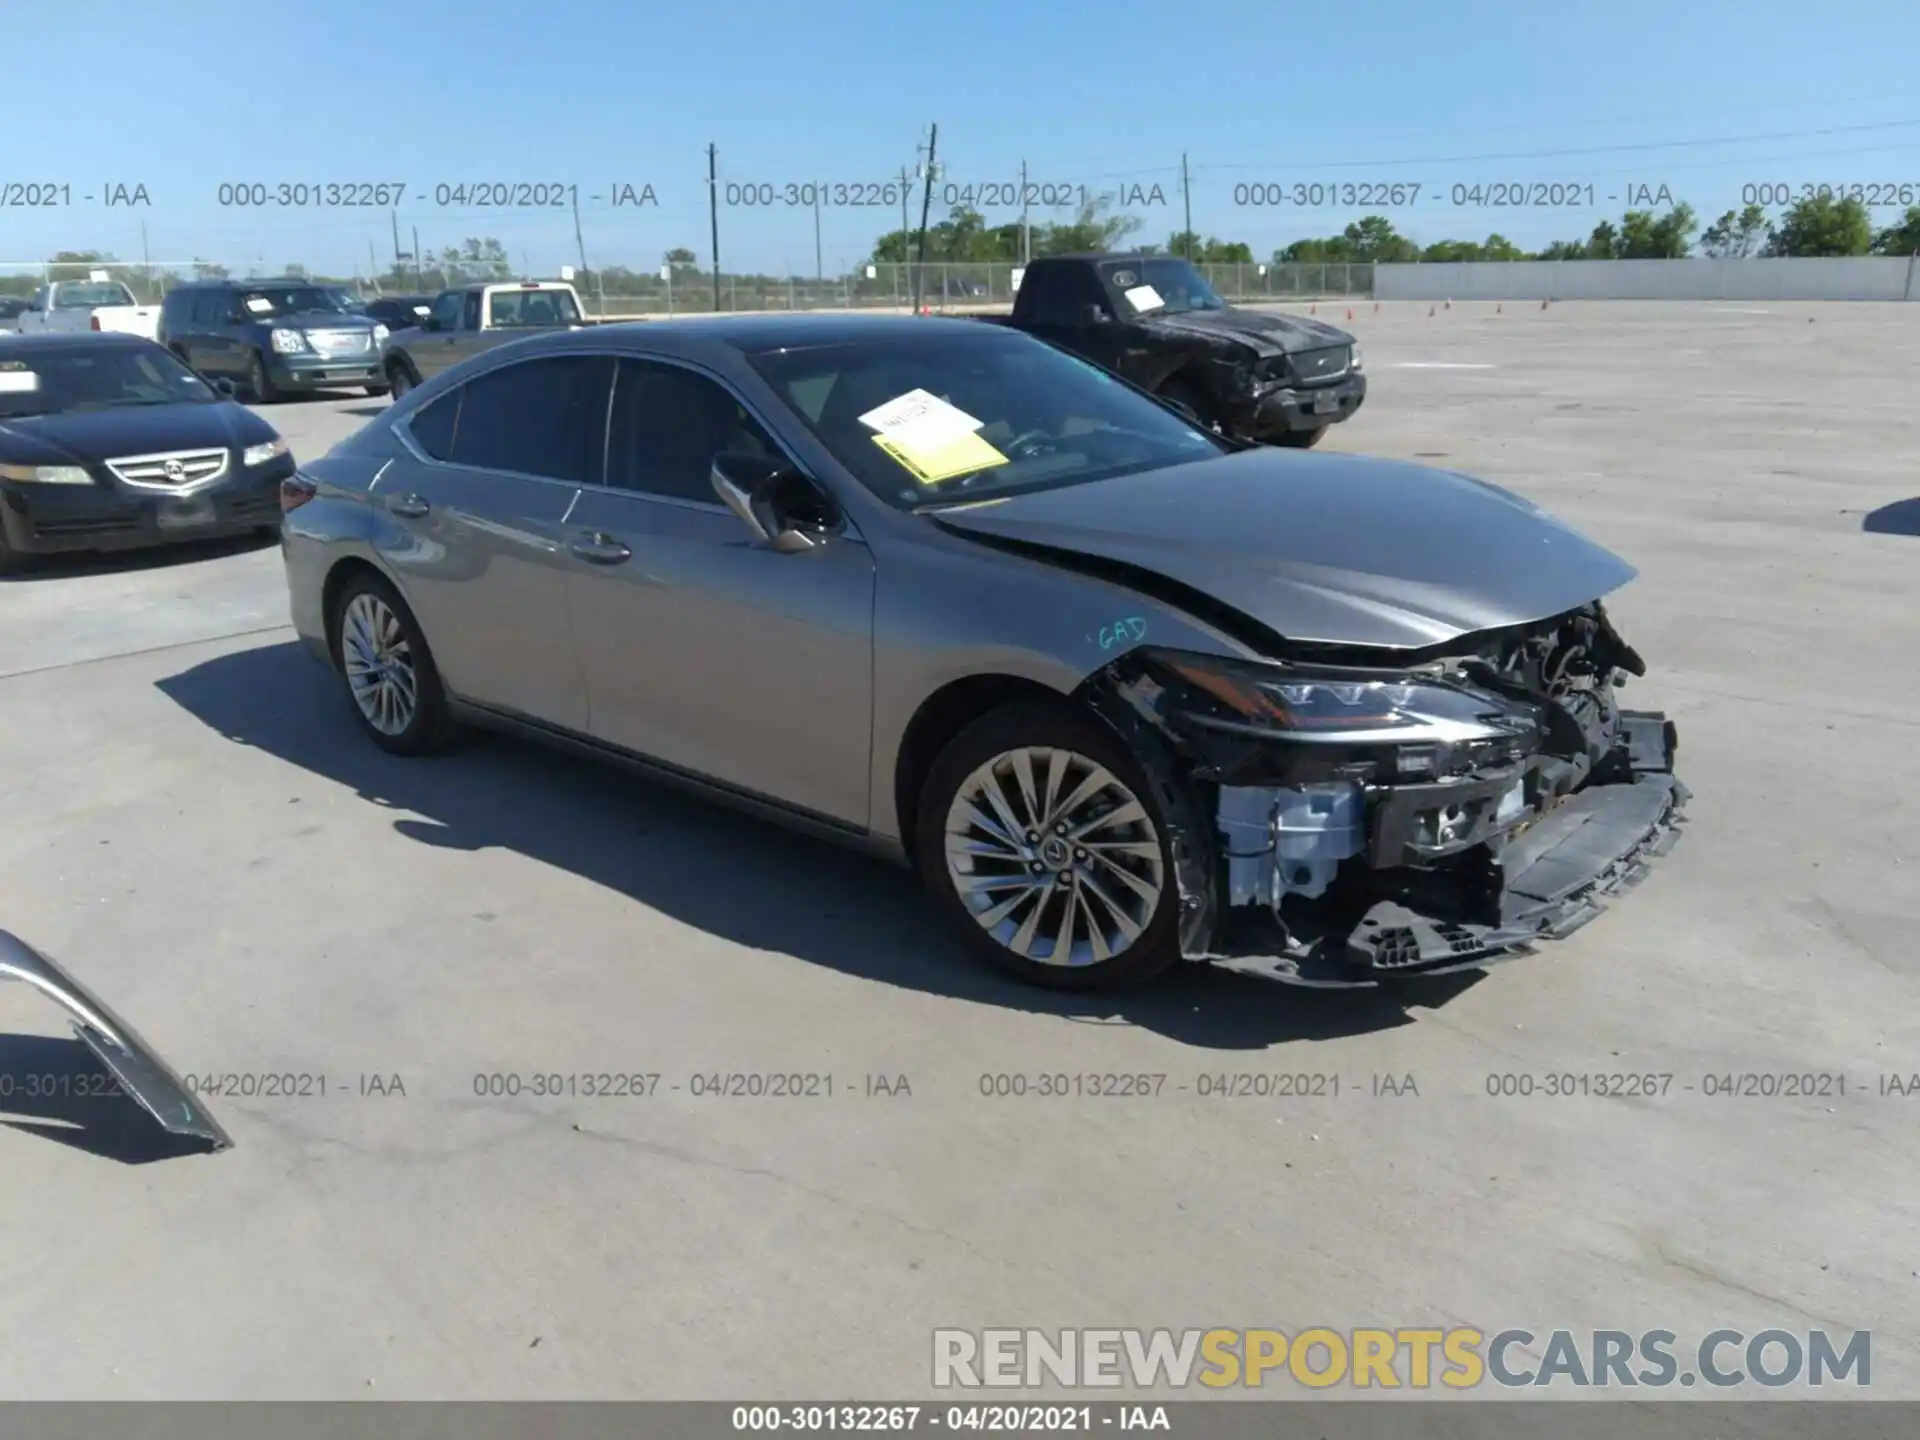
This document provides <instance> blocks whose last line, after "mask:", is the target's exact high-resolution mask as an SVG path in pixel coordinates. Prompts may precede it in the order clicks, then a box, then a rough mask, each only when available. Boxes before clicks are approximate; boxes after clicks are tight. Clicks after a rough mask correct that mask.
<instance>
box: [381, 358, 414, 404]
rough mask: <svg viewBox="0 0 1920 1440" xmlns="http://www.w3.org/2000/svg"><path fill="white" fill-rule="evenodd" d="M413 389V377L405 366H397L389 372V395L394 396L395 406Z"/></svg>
mask: <svg viewBox="0 0 1920 1440" xmlns="http://www.w3.org/2000/svg"><path fill="white" fill-rule="evenodd" d="M411 389H413V376H412V375H411V374H409V373H408V372H407V368H406V367H405V366H404V365H395V366H394V367H393V368H392V369H391V370H389V371H387V393H388V394H390V395H392V396H393V403H394V404H396V405H398V404H399V403H400V397H401V396H402V395H404V394H406V393H407V392H408V391H409V390H411Z"/></svg>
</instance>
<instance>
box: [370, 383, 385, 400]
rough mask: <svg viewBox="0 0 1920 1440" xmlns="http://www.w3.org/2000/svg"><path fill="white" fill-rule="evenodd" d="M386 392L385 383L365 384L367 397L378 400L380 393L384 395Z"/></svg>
mask: <svg viewBox="0 0 1920 1440" xmlns="http://www.w3.org/2000/svg"><path fill="white" fill-rule="evenodd" d="M386 393H387V387H386V386H385V385H369V386H367V396H368V398H369V399H373V400H378V399H379V398H380V397H381V396H382V395H385V394H386Z"/></svg>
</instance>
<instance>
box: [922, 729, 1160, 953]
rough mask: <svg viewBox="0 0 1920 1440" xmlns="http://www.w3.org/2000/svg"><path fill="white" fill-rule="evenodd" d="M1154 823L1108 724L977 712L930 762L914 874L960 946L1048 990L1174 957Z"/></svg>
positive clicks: (1154, 808)
mask: <svg viewBox="0 0 1920 1440" xmlns="http://www.w3.org/2000/svg"><path fill="white" fill-rule="evenodd" d="M1168 833H1169V832H1168V829H1167V826H1166V824H1165V822H1164V820H1163V819H1162V818H1161V816H1160V813H1159V808H1158V805H1157V804H1156V802H1155V800H1154V798H1153V794H1152V790H1151V788H1150V787H1149V785H1148V784H1147V781H1146V777H1145V776H1144V775H1143V774H1142V773H1141V769H1140V766H1139V763H1138V762H1137V761H1136V760H1135V759H1134V757H1133V755H1132V753H1131V752H1130V751H1129V750H1128V749H1127V747H1126V745H1125V744H1124V743H1122V742H1121V740H1120V739H1119V737H1118V736H1116V735H1115V734H1113V732H1112V731H1110V730H1108V729H1107V728H1106V727H1105V726H1104V725H1102V724H1100V723H1099V722H1098V721H1096V720H1094V719H1093V718H1092V717H1090V716H1087V715H1083V714H1081V713H1079V712H1077V711H1075V710H1073V709H1071V708H1069V707H1068V706H1066V705H1063V704H1059V703H1051V702H1043V703H1037V704H1036V703H1033V702H1027V701H1022V702H1020V703H1017V704H1013V705H1007V706H1003V707H1001V708H1000V709H997V710H994V711H991V712H989V713H988V714H987V715H986V716H984V717H983V718H982V719H980V720H977V721H975V722H974V723H973V724H972V725H971V726H969V727H968V728H967V729H966V730H964V731H962V732H961V733H960V734H959V736H957V737H956V738H955V739H954V740H953V742H952V743H951V744H949V745H948V746H947V748H946V749H945V750H944V751H943V752H942V753H941V754H940V756H939V758H938V759H936V760H935V761H934V763H933V769H932V771H931V772H930V773H929V775H928V777H927V783H926V786H925V788H924V789H923V790H922V792H921V796H920V807H919V812H918V814H917V816H916V817H915V835H914V841H915V843H914V854H915V859H916V861H917V863H918V866H919V870H920V875H921V879H922V880H923V881H924V882H925V883H926V886H927V888H928V889H929V890H930V891H931V892H932V895H933V898H934V902H935V903H936V904H937V905H938V906H939V907H940V909H941V910H942V911H944V912H945V913H946V914H947V916H948V918H949V920H950V921H951V923H952V924H953V925H954V927H955V929H956V930H957V932H958V934H959V936H960V938H961V941H962V943H963V944H965V945H966V946H968V948H969V949H971V950H972V951H973V952H974V953H975V954H976V955H978V956H980V957H981V958H982V959H983V960H985V961H986V962H987V963H988V964H991V965H993V966H996V967H997V968H999V969H1000V970H1003V971H1005V972H1006V973H1008V974H1010V975H1012V976H1014V977H1015V978H1016V979H1019V980H1023V981H1025V982H1026V983H1028V984H1030V985H1038V986H1042V987H1044V988H1046V989H1049V990H1079V991H1085V990H1096V989H1108V988H1111V987H1114V986H1118V985H1129V984H1135V983H1138V982H1140V981H1144V980H1148V979H1151V978H1152V977H1154V976H1156V975H1159V974H1161V973H1163V972H1164V971H1166V970H1168V969H1169V968H1171V967H1172V966H1173V964H1174V963H1175V962H1176V961H1177V960H1178V959H1179V936H1178V930H1177V926H1178V916H1179V910H1180V899H1179V895H1178V893H1177V892H1178V887H1177V886H1176V884H1175V881H1174V868H1173V862H1172V859H1171V857H1170V855H1169V853H1168V849H1167V835H1168Z"/></svg>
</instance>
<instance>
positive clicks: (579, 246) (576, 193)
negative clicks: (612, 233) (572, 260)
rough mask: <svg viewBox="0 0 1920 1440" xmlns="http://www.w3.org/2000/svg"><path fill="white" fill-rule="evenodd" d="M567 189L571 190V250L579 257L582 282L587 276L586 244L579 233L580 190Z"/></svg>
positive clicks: (575, 188)
mask: <svg viewBox="0 0 1920 1440" xmlns="http://www.w3.org/2000/svg"><path fill="white" fill-rule="evenodd" d="M569 188H570V189H572V190H573V250H574V253H575V254H576V255H578V256H579V257H580V279H581V280H582V281H583V282H584V281H585V280H586V278H587V274H588V270H587V242H586V238H585V237H584V236H583V235H581V233H580V190H579V187H577V186H571V187H569Z"/></svg>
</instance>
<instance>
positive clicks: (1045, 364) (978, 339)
mask: <svg viewBox="0 0 1920 1440" xmlns="http://www.w3.org/2000/svg"><path fill="white" fill-rule="evenodd" d="M747 358H748V362H749V363H750V364H751V365H752V366H753V368H754V369H755V370H757V371H758V372H759V373H760V375H761V377H762V378H763V379H765V380H766V381H767V383H768V384H769V385H771V386H772V387H773V388H774V390H775V391H776V392H777V393H778V394H779V395H780V397H781V399H783V400H784V401H786V403H787V404H788V405H789V406H791V407H792V408H793V410H794V411H795V413H797V414H798V415H799V416H800V418H801V419H802V420H803V421H804V422H805V423H806V425H807V427H808V428H809V429H810V430H812V431H813V433H814V434H815V435H816V436H818V437H819V439H820V442H821V443H822V444H823V445H825V446H826V447H827V449H828V450H830V451H832V452H833V455H834V458H835V459H837V460H838V461H840V463H841V464H842V465H844V466H846V467H847V469H848V470H850V471H852V472H853V474H854V476H855V478H857V479H858V480H859V481H860V483H861V484H863V485H865V486H866V487H867V488H868V489H870V490H872V491H873V492H874V493H875V494H877V495H879V496H880V497H881V498H882V499H883V500H886V501H887V502H888V503H889V504H892V505H897V506H899V507H901V508H902V509H913V508H916V507H919V506H923V505H928V504H935V505H938V504H949V503H955V502H960V501H970V500H977V499H982V498H991V497H998V496H1004V495H1012V494H1020V493H1025V492H1028V491H1034V490H1047V489H1052V488H1054V487H1056V486H1061V485H1075V484H1081V483H1084V482H1086V481H1091V480H1106V479H1110V478H1112V477H1113V476H1116V475H1130V474H1134V473H1136V472H1138V471H1142V470H1157V469H1161V468H1163V467H1165V466H1168V465H1181V464H1186V463H1188V462H1190V461H1194V460H1205V459H1208V458H1210V457H1212V456H1215V455H1219V454H1223V453H1225V451H1226V449H1227V447H1226V446H1225V445H1223V444H1222V443H1221V442H1220V441H1219V440H1217V439H1215V438H1214V436H1213V435H1212V434H1211V433H1210V432H1209V431H1206V430H1202V429H1200V428H1199V427H1197V426H1195V425H1191V424H1189V423H1188V422H1187V421H1186V420H1184V419H1182V418H1181V417H1180V416H1178V415H1176V414H1174V413H1173V412H1171V411H1169V410H1167V409H1166V408H1164V407H1163V406H1161V405H1160V404H1158V403H1157V402H1155V401H1153V400H1150V399H1148V398H1147V397H1146V396H1144V395H1142V394H1140V393H1139V392H1138V391H1136V390H1134V389H1132V388H1130V387H1129V386H1127V385H1125V384H1123V383H1121V382H1120V381H1118V380H1116V379H1114V378H1113V377H1112V376H1111V375H1108V374H1107V373H1106V372H1105V371H1103V370H1100V369H1098V368H1097V367H1095V366H1093V365H1089V364H1087V363H1086V362H1085V361H1082V360H1077V359H1074V358H1073V357H1072V356H1069V355H1067V354H1065V353H1063V352H1062V351H1059V350H1055V349H1054V348H1053V347H1052V346H1050V345H1045V344H1042V343H1041V342H1039V341H1037V340H1031V339H1029V338H1027V337H1026V336H1024V335H1020V334H1018V333H1016V332H1013V331H1008V330H1002V329H999V328H997V327H992V326H987V325H981V326H980V327H979V333H978V334H977V335H973V334H968V335H958V334H955V333H953V332H952V331H946V330H941V331H935V332H932V333H929V334H925V335H896V336H890V337H887V338H885V339H881V340H878V341H863V342H857V343H849V344H841V345H823V346H819V347H811V346H810V347H808V348H805V349H798V350H786V351H772V352H769V353H766V354H760V355H751V356H748V357H747Z"/></svg>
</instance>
